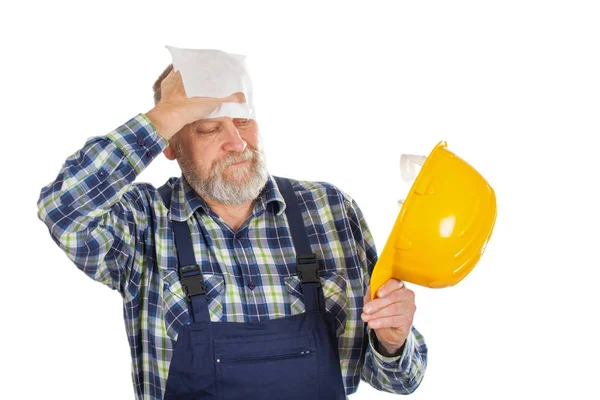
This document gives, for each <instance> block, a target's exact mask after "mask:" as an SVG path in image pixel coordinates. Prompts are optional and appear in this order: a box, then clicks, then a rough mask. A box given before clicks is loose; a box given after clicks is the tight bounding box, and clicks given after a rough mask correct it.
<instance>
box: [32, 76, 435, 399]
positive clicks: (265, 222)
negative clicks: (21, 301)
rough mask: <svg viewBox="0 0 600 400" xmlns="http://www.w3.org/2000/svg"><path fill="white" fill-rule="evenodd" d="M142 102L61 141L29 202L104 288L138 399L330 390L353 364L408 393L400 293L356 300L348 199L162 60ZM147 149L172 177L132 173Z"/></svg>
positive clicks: (358, 262) (389, 388) (406, 315)
mask: <svg viewBox="0 0 600 400" xmlns="http://www.w3.org/2000/svg"><path fill="white" fill-rule="evenodd" d="M154 91H155V107H154V108H152V109H151V110H150V111H148V112H147V113H140V114H138V115H136V116H134V117H133V118H132V119H130V120H129V121H127V122H126V123H125V124H123V125H122V126H120V127H118V128H116V129H115V130H114V131H112V132H110V133H108V134H107V135H106V136H103V137H95V138H92V139H90V140H89V141H88V142H87V143H86V144H85V145H84V147H83V148H82V149H81V150H80V151H78V152H76V153H75V154H74V155H72V156H71V157H69V158H68V159H67V160H66V162H65V164H64V166H63V168H62V170H61V171H60V173H59V175H58V177H57V178H56V180H55V181H53V182H51V183H50V184H49V185H47V186H46V187H44V188H43V189H42V191H41V195H40V199H39V202H38V206H39V218H40V219H41V220H42V221H44V222H45V223H46V225H47V226H48V228H49V231H50V234H51V236H52V238H53V239H54V240H55V241H56V243H57V244H58V245H59V246H60V247H61V248H62V249H63V250H64V251H65V252H66V254H67V255H68V257H69V258H70V259H71V260H72V261H73V262H74V263H75V265H76V266H77V267H78V268H79V269H81V270H82V271H83V272H84V273H85V274H87V275H88V276H89V277H91V278H92V279H94V280H96V281H99V282H101V283H103V284H105V285H107V286H109V287H110V288H112V289H115V290H117V291H118V292H119V293H120V294H121V296H122V298H123V310H124V318H125V322H126V328H127V332H128V339H129V343H130V346H131V354H132V377H133V382H134V387H135V391H136V395H137V398H138V399H167V400H169V399H171V400H175V399H177V400H182V399H217V398H219V399H267V398H268V399H327V400H332V399H345V398H346V396H347V395H349V394H352V393H354V392H355V391H356V389H357V386H358V384H359V382H360V380H361V378H362V379H363V380H364V381H366V382H368V383H369V384H370V385H372V386H373V387H374V388H376V389H378V390H382V391H386V392H390V393H398V394H409V393H411V392H413V391H414V390H415V389H416V388H417V387H418V386H419V384H420V383H421V381H422V379H423V375H424V372H425V367H426V363H427V347H426V345H425V342H424V340H423V337H422V336H421V335H420V334H419V332H418V331H417V330H416V329H415V327H414V326H413V324H412V322H413V316H414V313H415V302H414V293H413V292H412V291H411V290H409V289H407V288H406V287H405V286H404V285H403V283H402V282H399V281H397V280H393V279H392V280H390V281H388V282H387V283H386V284H385V285H383V286H382V287H381V289H380V290H379V292H378V293H377V297H376V298H375V299H374V300H372V301H371V296H370V291H369V277H370V274H371V272H372V269H373V267H374V265H375V262H376V259H377V253H376V250H375V247H374V244H373V239H372V237H371V234H370V232H369V229H368V226H367V224H366V222H365V220H364V218H363V215H362V213H361V211H360V209H359V208H358V206H357V204H356V203H355V202H354V201H353V200H352V199H351V198H350V197H349V196H348V195H347V194H345V193H344V192H343V191H341V190H340V189H338V188H336V187H335V186H333V185H331V184H328V183H324V182H307V181H298V180H293V179H284V178H280V177H273V176H270V175H269V173H268V171H267V168H266V163H265V158H264V155H263V150H262V146H261V141H260V134H259V128H258V124H257V121H256V120H254V119H244V118H231V117H227V116H224V117H217V118H205V117H207V116H208V115H209V114H210V113H211V112H213V111H214V110H216V109H218V108H219V107H220V106H221V105H222V104H225V103H240V104H243V103H244V102H245V101H246V99H245V97H244V95H243V94H242V93H234V94H232V95H230V96H228V97H225V98H210V97H187V95H186V92H185V90H184V85H183V81H182V78H181V74H180V72H179V71H178V72H174V71H173V68H172V65H171V66H169V67H168V68H167V69H166V70H165V71H164V72H163V73H162V74H161V76H160V77H159V78H158V80H157V81H156V83H155V85H154ZM160 152H164V154H165V156H166V157H167V158H169V159H170V160H175V159H176V160H177V162H178V163H179V165H180V167H181V170H182V175H183V176H182V177H180V178H171V179H169V181H168V182H167V183H166V184H165V185H163V186H161V187H160V188H158V189H157V188H155V187H153V186H151V185H149V184H145V183H134V181H135V179H136V177H137V175H138V174H139V173H140V172H142V170H143V169H144V168H146V167H147V166H148V165H149V164H150V163H151V162H152V160H153V159H155V158H156V157H157V156H158V155H159V153H160Z"/></svg>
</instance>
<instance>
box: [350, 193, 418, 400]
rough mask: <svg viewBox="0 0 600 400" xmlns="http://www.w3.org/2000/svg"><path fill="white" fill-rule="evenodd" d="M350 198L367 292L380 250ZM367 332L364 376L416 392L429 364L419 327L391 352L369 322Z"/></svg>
mask: <svg viewBox="0 0 600 400" xmlns="http://www.w3.org/2000/svg"><path fill="white" fill-rule="evenodd" d="M348 202H349V204H348V205H347V209H348V217H349V219H350V223H351V227H352V233H353V236H354V239H355V241H356V243H357V247H358V249H359V257H360V260H361V263H362V265H363V275H364V280H363V283H364V293H365V294H366V293H367V292H368V289H369V285H370V277H371V273H372V272H373V268H374V267H375V263H376V262H377V251H376V249H375V244H374V241H373V237H372V236H371V232H370V230H369V227H368V225H367V222H366V220H365V218H364V216H363V214H362V212H361V210H360V208H359V207H358V205H357V204H356V202H355V201H354V200H352V199H350V198H348ZM365 335H366V338H368V341H367V344H366V346H365V347H366V349H365V362H364V364H363V367H362V371H361V377H362V379H363V380H364V381H366V382H368V383H369V384H370V385H371V386H373V387H374V388H375V389H377V390H381V391H385V392H389V393H397V394H409V393H412V392H414V391H415V390H416V389H417V387H418V386H419V385H420V383H421V381H422V380H423V376H424V374H425V369H426V366H427V346H426V344H425V341H424V338H423V336H422V335H421V334H420V333H419V332H418V331H417V329H415V327H414V326H412V327H411V332H410V334H409V335H408V337H407V339H406V341H405V342H404V344H403V346H402V347H401V348H400V349H399V350H398V352H397V354H390V353H388V352H387V351H386V350H385V349H384V348H383V346H381V344H380V343H379V342H378V340H377V335H376V334H375V331H372V330H371V329H370V328H369V326H368V324H366V323H365Z"/></svg>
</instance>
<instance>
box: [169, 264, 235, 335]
mask: <svg viewBox="0 0 600 400" xmlns="http://www.w3.org/2000/svg"><path fill="white" fill-rule="evenodd" d="M204 283H205V285H206V300H207V302H208V313H209V314H210V319H211V321H220V320H221V319H222V317H223V295H224V293H225V282H224V280H223V276H222V275H217V274H204ZM163 304H164V306H165V307H164V309H165V325H166V329H167V334H168V335H169V337H171V338H173V339H177V336H178V333H179V331H180V329H181V327H182V326H183V325H185V324H187V323H188V322H189V321H190V317H189V312H188V305H187V302H186V300H185V293H184V291H183V287H182V286H181V282H180V280H179V276H178V273H177V271H172V272H170V273H169V274H167V275H166V276H165V277H164V286H163Z"/></svg>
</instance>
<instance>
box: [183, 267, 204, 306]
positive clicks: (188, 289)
mask: <svg viewBox="0 0 600 400" xmlns="http://www.w3.org/2000/svg"><path fill="white" fill-rule="evenodd" d="M179 280H180V282H181V287H182V288H183V291H184V292H185V298H186V300H187V302H188V303H189V302H191V301H192V296H196V295H199V294H205V293H206V285H205V284H204V277H203V276H202V270H201V269H200V266H199V265H197V264H194V265H186V266H185V267H181V268H179Z"/></svg>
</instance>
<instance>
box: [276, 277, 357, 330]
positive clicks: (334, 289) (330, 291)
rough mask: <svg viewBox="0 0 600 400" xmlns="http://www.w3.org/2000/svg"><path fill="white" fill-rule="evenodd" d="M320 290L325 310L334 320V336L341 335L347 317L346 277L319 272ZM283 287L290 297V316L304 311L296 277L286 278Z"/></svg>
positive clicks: (300, 288) (302, 297) (299, 283)
mask: <svg viewBox="0 0 600 400" xmlns="http://www.w3.org/2000/svg"><path fill="white" fill-rule="evenodd" d="M320 278H321V290H323V297H324V298H325V309H326V310H327V312H329V313H331V315H333V317H334V318H335V325H336V334H337V336H340V335H342V334H343V333H344V332H345V330H346V318H347V315H348V295H347V293H346V277H345V275H344V273H343V272H338V271H330V272H321V274H320ZM284 279H285V286H286V291H287V294H288V296H289V297H290V308H291V315H296V314H302V313H303V312H304V311H305V307H304V296H303V294H302V282H301V281H300V278H298V276H297V275H292V276H288V277H286V278H284Z"/></svg>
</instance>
